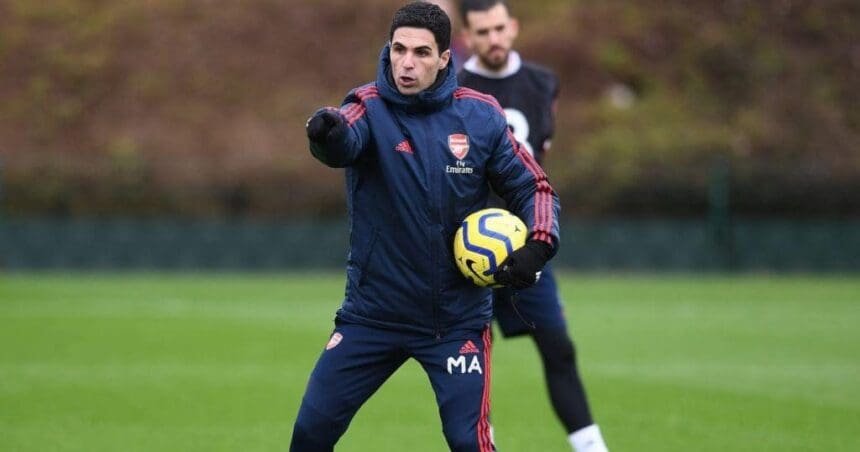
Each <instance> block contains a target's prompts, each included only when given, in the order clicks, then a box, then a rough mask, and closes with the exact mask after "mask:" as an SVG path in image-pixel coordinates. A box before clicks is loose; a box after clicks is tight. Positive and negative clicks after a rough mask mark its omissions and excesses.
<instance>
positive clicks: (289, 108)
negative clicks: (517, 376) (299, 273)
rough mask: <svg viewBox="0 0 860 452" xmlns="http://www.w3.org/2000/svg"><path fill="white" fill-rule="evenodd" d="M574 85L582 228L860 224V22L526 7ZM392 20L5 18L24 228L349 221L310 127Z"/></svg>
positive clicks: (806, 13)
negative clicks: (736, 221)
mask: <svg viewBox="0 0 860 452" xmlns="http://www.w3.org/2000/svg"><path fill="white" fill-rule="evenodd" d="M511 3H512V8H513V12H514V14H515V15H516V16H517V17H519V18H520V20H521V23H522V33H521V36H520V39H519V41H518V47H519V49H520V51H521V52H522V53H523V54H524V56H525V57H526V58H530V59H532V60H535V61H537V62H540V63H543V64H544V65H546V66H549V67H551V68H553V69H554V70H555V71H556V72H557V73H558V74H559V76H560V78H561V82H562V91H561V98H560V102H559V116H558V124H557V134H556V137H555V140H554V145H553V149H552V151H551V154H550V156H549V157H548V160H547V163H546V166H547V170H548V173H549V174H550V177H551V179H552V181H553V183H554V185H555V186H556V188H557V189H558V191H559V192H560V193H561V196H562V202H563V206H564V209H565V210H564V213H565V215H567V216H574V215H576V216H617V215H636V216H639V215H642V216H652V215H653V216H679V217H685V216H700V215H702V214H704V213H705V212H706V211H707V209H708V193H709V189H710V188H711V185H712V184H713V183H714V180H715V174H722V172H721V169H723V168H728V169H729V172H728V173H727V174H728V180H729V185H728V187H729V193H730V199H731V205H732V210H733V211H735V212H739V213H743V214H749V215H763V216H773V215H780V216H827V217H834V216H835V217H844V216H852V217H856V216H857V215H858V214H860V196H857V193H860V109H858V107H857V105H860V20H858V19H860V3H858V2H857V1H855V0H805V1H804V0H757V1H745V0H724V1H717V0H686V1H670V0H639V1H636V2H629V1H620V0H604V1H585V0H579V1H570V0H540V1H529V2H511ZM399 4H400V2H396V1H391V0H367V1H362V2H361V4H360V5H361V6H360V7H359V6H358V4H357V3H355V2H352V1H348V0H326V1H320V2H304V1H297V0H246V1H242V2H217V1H212V0H192V1H178V0H148V1H145V2H116V1H107V0H47V1H44V2H31V1H28V0H0V98H2V99H3V102H2V103H0V171H2V178H0V183H2V186H0V196H2V204H3V210H4V211H5V212H6V214H7V215H12V216H27V215H58V216H93V215H129V216H164V215H181V216H190V217H198V218H207V217H221V216H254V217H269V218H294V217H333V216H339V215H342V214H343V212H344V211H345V209H344V207H343V205H344V203H343V182H342V178H343V176H342V174H341V172H340V171H337V170H331V169H328V168H326V167H324V166H323V165H320V164H319V163H318V162H316V161H315V160H313V159H312V157H311V156H310V153H309V152H308V151H307V144H306V139H305V137H304V123H305V120H306V118H307V117H308V116H309V115H310V114H311V113H312V112H313V111H314V110H315V109H316V108H317V107H318V106H322V105H327V104H338V103H339V102H340V101H341V99H342V98H343V96H344V94H345V93H346V92H347V91H348V90H349V89H350V88H352V87H354V86H357V85H359V84H363V83H365V82H367V81H370V80H372V79H373V77H374V75H375V74H374V73H375V66H376V57H377V55H378V52H379V49H380V47H381V45H382V44H383V43H384V41H385V39H386V38H387V32H388V24H389V21H390V18H391V14H392V13H393V11H394V9H395V8H396V7H397V6H398V5H399Z"/></svg>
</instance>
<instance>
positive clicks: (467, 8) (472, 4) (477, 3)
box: [460, 0, 511, 27]
mask: <svg viewBox="0 0 860 452" xmlns="http://www.w3.org/2000/svg"><path fill="white" fill-rule="evenodd" d="M496 5H502V6H504V7H505V9H506V10H508V13H510V12H511V7H510V6H508V2H507V1H506V0H460V19H462V20H463V25H465V26H467V27H468V26H469V20H468V19H467V18H466V16H467V15H468V14H469V12H471V11H486V10H488V9H490V8H492V7H494V6H496Z"/></svg>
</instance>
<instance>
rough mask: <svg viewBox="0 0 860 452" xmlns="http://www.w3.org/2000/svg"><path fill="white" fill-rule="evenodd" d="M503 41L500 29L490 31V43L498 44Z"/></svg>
mask: <svg viewBox="0 0 860 452" xmlns="http://www.w3.org/2000/svg"><path fill="white" fill-rule="evenodd" d="M501 41H502V34H501V33H499V32H498V31H495V30H493V31H490V45H497V44H499V43H500V42H501Z"/></svg>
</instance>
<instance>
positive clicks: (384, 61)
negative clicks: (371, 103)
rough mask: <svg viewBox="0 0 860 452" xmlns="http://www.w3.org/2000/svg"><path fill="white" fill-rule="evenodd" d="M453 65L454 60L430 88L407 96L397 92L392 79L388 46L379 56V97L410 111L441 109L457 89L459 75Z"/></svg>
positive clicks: (377, 76)
mask: <svg viewBox="0 0 860 452" xmlns="http://www.w3.org/2000/svg"><path fill="white" fill-rule="evenodd" d="M452 63H453V59H452V60H451V61H449V62H448V66H447V67H446V68H445V69H443V70H442V71H440V72H439V78H437V79H436V82H434V83H433V85H431V86H430V87H429V88H427V89H425V90H424V91H421V92H420V93H418V94H414V95H411V96H407V95H404V94H401V93H400V91H398V90H397V86H396V85H395V84H394V80H393V78H392V77H391V58H390V56H389V45H388V44H386V45H385V47H383V48H382V51H381V52H380V54H379V67H378V68H377V71H376V87H377V89H378V90H379V95H380V96H381V97H382V98H383V99H385V101H386V102H388V103H390V104H393V105H397V106H399V107H402V108H404V109H408V110H435V109H438V108H441V107H443V106H444V105H446V104H447V103H448V102H450V101H451V99H452V97H453V95H454V91H456V89H457V74H456V73H455V71H454V69H453V68H454V66H453V65H452Z"/></svg>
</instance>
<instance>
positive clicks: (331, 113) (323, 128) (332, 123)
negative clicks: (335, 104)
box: [305, 108, 347, 143]
mask: <svg viewBox="0 0 860 452" xmlns="http://www.w3.org/2000/svg"><path fill="white" fill-rule="evenodd" d="M305 129H307V132H308V138H309V139H310V140H311V141H313V142H315V143H327V142H328V141H329V140H330V139H336V138H338V137H340V136H342V134H344V133H346V130H347V125H346V121H344V119H343V116H341V114H340V113H339V112H338V111H337V110H336V109H334V108H325V109H322V110H319V111H317V112H316V113H314V115H313V116H311V117H310V119H308V123H307V124H306V125H305Z"/></svg>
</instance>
